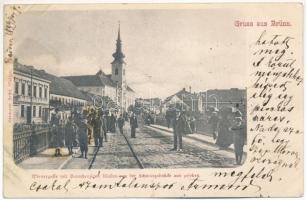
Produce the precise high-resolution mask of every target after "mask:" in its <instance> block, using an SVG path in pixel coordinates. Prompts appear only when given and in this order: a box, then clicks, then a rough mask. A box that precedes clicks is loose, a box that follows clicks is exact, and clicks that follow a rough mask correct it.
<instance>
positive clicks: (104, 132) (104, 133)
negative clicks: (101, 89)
mask: <svg viewBox="0 0 306 200" xmlns="http://www.w3.org/2000/svg"><path fill="white" fill-rule="evenodd" d="M101 121H102V140H103V139H104V141H105V142H107V119H106V113H105V112H102V115H101Z"/></svg>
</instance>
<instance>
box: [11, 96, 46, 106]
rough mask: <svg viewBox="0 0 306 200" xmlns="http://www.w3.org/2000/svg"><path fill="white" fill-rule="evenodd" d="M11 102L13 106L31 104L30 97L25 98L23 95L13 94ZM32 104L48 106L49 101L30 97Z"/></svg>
mask: <svg viewBox="0 0 306 200" xmlns="http://www.w3.org/2000/svg"><path fill="white" fill-rule="evenodd" d="M13 102H14V104H18V103H30V102H31V97H30V96H25V95H16V94H14V97H13ZM32 103H34V104H36V103H37V104H38V103H39V104H49V99H48V98H39V97H32Z"/></svg>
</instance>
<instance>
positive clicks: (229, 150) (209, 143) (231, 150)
mask: <svg viewBox="0 0 306 200" xmlns="http://www.w3.org/2000/svg"><path fill="white" fill-rule="evenodd" d="M149 127H151V128H155V129H158V130H161V131H165V132H168V133H173V132H172V131H171V130H167V129H163V128H160V127H156V126H154V125H153V126H152V125H150V126H149ZM183 137H186V138H188V139H192V140H197V141H200V142H203V143H205V144H207V145H210V146H217V145H216V144H215V143H213V142H209V141H206V140H203V139H198V138H193V137H189V136H188V135H187V136H186V135H184V136H183ZM222 150H223V151H228V152H231V153H235V150H234V148H233V147H229V148H228V149H222ZM243 154H245V155H246V152H245V151H243Z"/></svg>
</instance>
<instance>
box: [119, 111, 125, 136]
mask: <svg viewBox="0 0 306 200" xmlns="http://www.w3.org/2000/svg"><path fill="white" fill-rule="evenodd" d="M117 124H118V128H119V131H120V133H121V134H123V126H124V119H123V117H122V114H120V116H119V118H118V120H117Z"/></svg>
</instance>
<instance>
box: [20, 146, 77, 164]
mask: <svg viewBox="0 0 306 200" xmlns="http://www.w3.org/2000/svg"><path fill="white" fill-rule="evenodd" d="M54 153H55V148H48V149H46V150H44V151H42V152H40V153H38V154H36V155H34V156H32V157H29V158H28V159H26V160H24V161H22V162H21V163H20V164H18V166H19V167H21V168H24V169H59V168H60V167H61V165H62V164H63V163H65V162H66V161H67V160H68V159H70V158H71V157H72V156H71V155H69V154H68V149H67V148H65V147H64V148H61V154H62V156H60V157H55V156H54Z"/></svg>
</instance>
